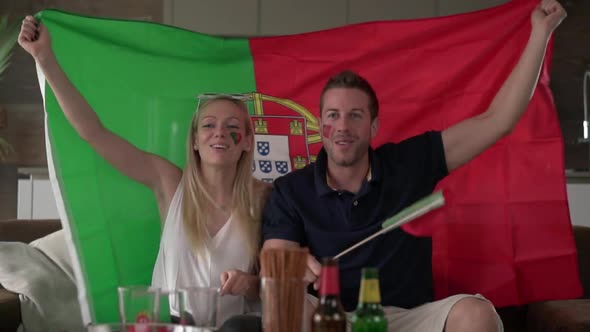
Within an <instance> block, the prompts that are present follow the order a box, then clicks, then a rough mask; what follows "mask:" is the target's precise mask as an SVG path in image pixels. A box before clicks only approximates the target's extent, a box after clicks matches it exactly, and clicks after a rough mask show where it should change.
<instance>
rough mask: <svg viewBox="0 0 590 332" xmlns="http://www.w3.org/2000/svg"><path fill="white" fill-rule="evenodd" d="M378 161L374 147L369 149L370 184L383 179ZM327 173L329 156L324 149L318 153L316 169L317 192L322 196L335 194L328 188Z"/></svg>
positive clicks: (368, 179)
mask: <svg viewBox="0 0 590 332" xmlns="http://www.w3.org/2000/svg"><path fill="white" fill-rule="evenodd" d="M378 159H379V158H378V156H377V155H376V153H375V150H373V148H372V147H369V165H371V166H370V169H369V174H367V175H368V176H367V179H366V180H365V181H367V182H369V183H372V182H378V181H379V180H380V178H381V169H380V163H379V160H378ZM327 171H328V154H327V153H326V150H325V149H324V148H323V147H322V148H321V149H320V152H319V153H318V156H317V158H316V161H315V167H314V182H315V190H316V192H317V193H318V195H320V196H323V195H327V194H329V193H333V192H335V190H334V189H332V188H330V186H328V181H327V178H326V176H327Z"/></svg>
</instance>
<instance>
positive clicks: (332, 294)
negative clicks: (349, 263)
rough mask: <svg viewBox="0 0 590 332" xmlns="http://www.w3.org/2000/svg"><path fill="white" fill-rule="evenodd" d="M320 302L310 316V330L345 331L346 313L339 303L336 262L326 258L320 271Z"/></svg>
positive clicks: (313, 331) (322, 331) (321, 331)
mask: <svg viewBox="0 0 590 332" xmlns="http://www.w3.org/2000/svg"><path fill="white" fill-rule="evenodd" d="M319 296H320V304H319V305H318V307H317V308H316V310H315V312H314V313H313V316H312V321H311V330H312V332H346V313H345V312H344V309H343V308H342V304H341V303H340V280H339V273H338V263H337V262H336V260H334V259H331V258H326V259H324V260H323V261H322V270H321V272H320V292H319Z"/></svg>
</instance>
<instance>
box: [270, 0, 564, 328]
mask: <svg viewBox="0 0 590 332" xmlns="http://www.w3.org/2000/svg"><path fill="white" fill-rule="evenodd" d="M565 15H566V14H565V11H564V9H563V8H562V7H561V5H560V4H559V3H558V2H557V1H556V0H543V1H542V3H541V4H540V5H539V6H538V7H537V8H535V10H534V11H533V13H532V15H531V22H532V32H531V36H530V39H529V41H528V43H527V45H526V48H525V50H524V52H523V54H522V55H521V58H520V60H519V62H518V63H517V65H516V66H515V68H514V69H513V71H512V72H511V74H510V76H509V77H508V79H507V80H506V82H504V84H503V86H502V87H501V89H500V90H499V91H498V93H497V94H496V96H495V97H494V99H493V101H492V103H491V104H490V106H489V108H488V109H487V110H486V112H484V113H483V114H481V115H478V116H476V117H473V118H470V119H467V120H465V121H462V122H460V123H458V124H455V125H453V126H452V127H450V128H448V129H445V130H444V131H442V132H427V133H424V134H422V135H418V136H415V137H412V138H410V139H408V140H405V141H403V142H400V143H397V144H394V143H390V144H385V145H383V146H381V147H379V148H377V149H375V150H373V149H371V147H370V144H369V143H370V140H371V139H372V138H373V137H375V135H376V133H377V129H378V118H377V115H378V100H377V96H376V94H375V92H374V91H373V89H372V87H371V86H370V84H369V83H368V82H367V81H366V80H365V79H363V78H362V77H360V76H358V75H357V74H355V73H353V72H350V71H345V72H342V73H339V74H337V75H335V76H333V77H332V78H330V79H329V80H328V82H327V83H326V85H325V87H324V89H323V91H322V94H321V97H320V127H321V129H322V142H323V149H322V150H321V151H320V153H319V154H318V156H317V161H316V162H315V163H313V164H311V165H309V166H307V167H305V168H304V169H302V170H299V171H295V172H292V173H290V174H288V175H286V176H284V177H282V178H279V179H277V180H276V181H275V183H274V190H273V193H272V194H271V197H270V198H269V202H268V204H267V206H266V208H265V211H264V217H263V238H264V240H265V243H264V247H275V248H277V247H278V248H281V247H282V248H285V247H292V246H305V247H309V250H310V252H311V255H310V257H309V258H308V271H307V274H306V279H307V280H308V281H310V282H315V281H316V280H317V277H318V275H319V272H320V265H319V263H318V262H317V259H318V258H321V257H332V256H335V255H336V254H338V253H339V252H340V251H342V250H343V249H345V248H347V247H349V246H350V245H352V244H354V243H356V242H358V241H359V240H361V239H363V238H365V237H367V236H369V235H371V234H373V233H375V232H376V231H377V230H379V229H381V222H383V220H385V219H386V218H387V217H390V216H392V215H394V214H395V213H397V212H399V211H400V210H401V209H403V208H405V207H407V206H408V205H410V204H412V203H414V202H415V201H416V200H418V199H420V198H422V197H424V196H426V195H428V194H430V193H431V192H432V190H433V189H434V187H435V186H436V184H437V182H438V181H439V180H440V179H442V178H443V177H445V176H446V175H447V174H448V172H450V171H452V170H454V169H456V168H457V167H459V166H461V165H463V164H465V163H467V162H468V161H469V160H471V159H472V158H474V157H475V156H476V155H478V154H479V153H481V152H482V151H484V150H485V149H486V148H488V147H489V146H490V145H492V144H493V143H495V142H496V141H497V140H498V139H500V138H501V137H502V136H504V135H506V134H507V133H509V132H510V131H511V130H512V128H513V127H514V126H515V125H516V123H517V121H518V119H519V118H520V117H521V115H522V114H523V113H524V111H525V109H526V106H527V104H528V101H529V99H530V97H531V95H532V92H533V90H534V88H535V85H536V82H537V77H538V74H539V70H540V67H541V63H542V62H543V56H544V54H545V47H546V44H547V41H548V39H549V37H550V35H551V33H552V32H553V30H554V29H555V28H556V27H557V26H558V25H559V23H560V22H561V20H562V19H563V18H564V17H565ZM431 249H432V247H431V240H430V239H429V238H417V237H414V236H412V235H410V234H408V233H406V232H404V231H403V230H401V229H397V230H394V231H392V232H389V233H387V234H386V235H383V236H381V237H378V238H376V239H374V240H373V241H371V242H369V243H367V244H365V245H363V246H362V247H360V248H358V249H356V250H355V251H353V252H351V253H349V254H347V255H345V256H343V257H342V258H341V259H340V260H339V266H340V285H341V300H342V304H343V306H344V307H345V310H347V311H351V310H354V308H355V306H356V304H357V296H358V290H359V283H360V270H361V268H363V267H366V266H372V267H377V268H379V271H380V280H379V281H380V285H381V293H382V303H383V305H384V306H387V307H388V308H386V313H387V316H388V320H389V328H390V329H391V330H395V331H443V330H445V331H497V330H502V329H503V328H502V323H501V321H500V319H499V317H498V316H497V314H496V312H495V310H494V308H493V306H492V305H491V304H490V303H489V302H487V301H486V300H485V299H483V298H482V297H481V296H471V295H464V294H461V295H455V296H451V297H449V298H447V299H443V300H439V301H436V302H432V301H433V282H432V269H431V259H432V258H431V255H432V254H431ZM405 309H411V310H405Z"/></svg>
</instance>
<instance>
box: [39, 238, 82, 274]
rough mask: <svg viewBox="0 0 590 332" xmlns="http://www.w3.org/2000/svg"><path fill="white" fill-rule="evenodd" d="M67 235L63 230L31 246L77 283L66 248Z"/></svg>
mask: <svg viewBox="0 0 590 332" xmlns="http://www.w3.org/2000/svg"><path fill="white" fill-rule="evenodd" d="M65 235H66V234H65V231H64V230H63V229H61V230H59V231H57V232H54V233H51V234H49V235H46V236H44V237H42V238H40V239H37V240H35V241H33V242H31V243H30V245H31V246H33V247H35V248H37V249H39V250H41V252H43V253H44V254H45V255H46V256H47V257H49V259H51V260H52V261H53V262H54V263H55V264H56V265H57V266H58V267H59V268H60V269H61V270H62V271H64V272H65V274H66V275H67V276H68V277H69V278H70V279H71V280H72V282H76V279H75V277H74V271H73V269H72V260H71V258H70V253H69V251H68V248H67V246H66V238H65Z"/></svg>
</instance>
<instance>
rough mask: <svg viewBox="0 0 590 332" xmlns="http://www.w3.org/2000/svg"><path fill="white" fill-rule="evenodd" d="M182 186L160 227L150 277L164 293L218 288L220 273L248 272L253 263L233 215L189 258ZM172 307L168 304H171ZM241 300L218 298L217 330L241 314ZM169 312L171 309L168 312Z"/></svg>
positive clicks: (230, 297) (177, 190)
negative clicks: (158, 241)
mask: <svg viewBox="0 0 590 332" xmlns="http://www.w3.org/2000/svg"><path fill="white" fill-rule="evenodd" d="M182 187H183V186H182V182H181V183H180V184H179V185H178V188H177V189H176V192H175V193H174V197H173V198H172V202H170V207H169V208H168V214H167V215H166V221H165V223H164V230H163V232H162V239H161V241H160V251H159V252H158V258H157V260H156V265H155V267H154V273H153V275H152V286H154V287H158V288H160V289H164V290H172V289H180V288H183V287H215V288H220V287H221V278H220V277H221V273H223V272H225V271H228V270H231V269H238V270H242V271H245V272H251V271H252V266H253V262H252V259H251V257H250V255H249V254H248V250H245V247H244V243H246V240H247V239H246V237H245V235H244V234H243V232H242V231H241V229H240V228H239V227H238V225H237V224H236V222H235V220H234V217H233V214H232V215H231V216H230V217H229V219H228V220H227V221H226V222H225V224H224V225H223V227H221V229H220V230H219V231H218V232H217V234H215V236H214V237H213V238H209V239H208V244H207V249H206V252H205V253H203V254H202V255H196V256H195V255H193V252H192V249H191V247H190V244H189V242H188V239H187V237H186V236H185V233H184V225H183V222H182V208H181V207H182V196H183V192H182ZM171 305H172V303H171ZM245 306H246V305H245V303H244V298H243V297H242V296H233V295H224V296H221V297H220V298H219V311H218V312H217V326H220V325H221V324H223V322H224V321H225V320H226V319H227V318H230V317H231V316H234V315H239V314H243V313H244V312H245ZM172 310H173V311H176V310H174V308H173V309H172Z"/></svg>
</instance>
